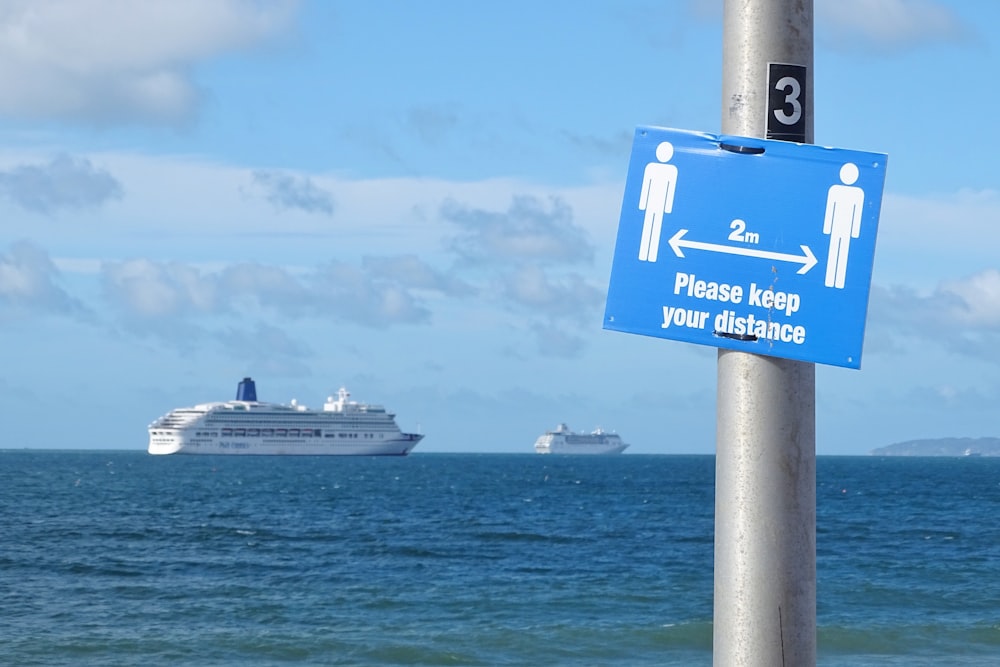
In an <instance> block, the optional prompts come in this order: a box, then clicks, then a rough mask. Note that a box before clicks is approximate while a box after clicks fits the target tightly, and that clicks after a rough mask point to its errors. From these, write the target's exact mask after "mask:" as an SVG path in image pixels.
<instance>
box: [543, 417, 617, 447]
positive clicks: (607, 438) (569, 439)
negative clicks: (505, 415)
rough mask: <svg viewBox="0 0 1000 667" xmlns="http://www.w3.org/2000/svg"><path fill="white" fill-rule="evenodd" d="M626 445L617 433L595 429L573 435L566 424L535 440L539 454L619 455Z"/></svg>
mask: <svg viewBox="0 0 1000 667" xmlns="http://www.w3.org/2000/svg"><path fill="white" fill-rule="evenodd" d="M626 447H628V445H627V444H626V443H624V442H622V439H621V436H619V435H618V434H617V433H608V432H607V431H605V430H604V429H602V428H597V429H596V430H594V431H592V432H590V433H574V432H573V430H572V429H570V427H569V426H567V425H566V424H559V425H558V426H557V427H556V428H555V430H553V431H546V432H545V433H544V434H542V435H540V436H538V440H535V451H536V452H537V453H539V454H621V453H622V452H624V451H625V448H626Z"/></svg>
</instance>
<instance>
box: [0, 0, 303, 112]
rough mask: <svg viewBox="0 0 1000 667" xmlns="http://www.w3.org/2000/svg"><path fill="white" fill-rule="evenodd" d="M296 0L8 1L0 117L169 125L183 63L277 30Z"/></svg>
mask: <svg viewBox="0 0 1000 667" xmlns="http://www.w3.org/2000/svg"><path fill="white" fill-rule="evenodd" d="M296 4H297V3H296V0H144V1H143V2H120V1H118V0H9V1H8V2H5V3H4V4H3V6H2V7H0V89H2V90H3V91H4V94H3V95H2V96H0V113H2V114H6V115H12V116H21V117H29V118H31V117H43V118H59V119H71V120H87V121H91V122H98V123H108V122H121V121H138V122H149V123H177V122H181V121H183V120H185V119H187V118H188V117H189V116H190V115H191V114H192V113H193V111H194V110H195V108H196V106H197V103H198V98H199V92H198V90H197V88H196V85H195V83H194V80H193V78H192V69H193V67H194V66H196V65H197V64H198V63H199V62H200V61H201V60H204V59H207V58H210V57H213V56H216V55H218V54H221V53H225V52H228V51H232V50H235V49H246V48H249V47H252V46H254V45H255V44H258V43H260V42H262V41H263V40H266V39H268V38H271V37H273V36H275V35H276V34H278V33H280V32H281V31H283V30H285V29H286V28H287V27H288V25H289V23H290V21H291V19H292V18H293V15H294V11H295V8H296Z"/></svg>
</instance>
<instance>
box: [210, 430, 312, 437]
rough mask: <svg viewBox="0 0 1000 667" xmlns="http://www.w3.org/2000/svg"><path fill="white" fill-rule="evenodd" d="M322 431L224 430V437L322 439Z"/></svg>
mask: <svg viewBox="0 0 1000 667" xmlns="http://www.w3.org/2000/svg"><path fill="white" fill-rule="evenodd" d="M321 433H322V429H318V428H224V429H222V437H224V438H228V437H243V436H246V437H251V438H252V437H256V436H261V437H264V438H269V437H272V436H275V437H279V438H284V437H292V438H312V437H316V438H318V437H320V434H321Z"/></svg>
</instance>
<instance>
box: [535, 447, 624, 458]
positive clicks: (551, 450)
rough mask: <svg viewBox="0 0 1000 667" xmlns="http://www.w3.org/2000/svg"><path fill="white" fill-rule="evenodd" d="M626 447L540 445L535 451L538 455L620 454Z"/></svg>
mask: <svg viewBox="0 0 1000 667" xmlns="http://www.w3.org/2000/svg"><path fill="white" fill-rule="evenodd" d="M626 447H628V445H626V444H620V445H613V446H609V445H542V446H536V447H535V451H536V452H537V453H539V454H591V455H603V454H621V453H622V452H624V451H625V448H626Z"/></svg>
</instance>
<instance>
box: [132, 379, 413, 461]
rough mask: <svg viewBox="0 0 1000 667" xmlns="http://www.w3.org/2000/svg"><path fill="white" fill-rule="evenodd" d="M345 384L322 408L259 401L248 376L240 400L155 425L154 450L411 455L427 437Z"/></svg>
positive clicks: (183, 412)
mask: <svg viewBox="0 0 1000 667" xmlns="http://www.w3.org/2000/svg"><path fill="white" fill-rule="evenodd" d="M350 396H351V395H350V393H349V392H348V391H347V389H345V388H343V387H341V389H340V391H339V392H337V398H336V399H334V398H333V397H332V396H330V397H328V398H327V399H326V403H325V404H324V405H323V409H322V410H310V409H309V408H307V407H306V406H304V405H299V404H298V403H297V402H296V401H294V400H293V401H292V402H291V403H290V404H288V405H283V404H279V403H266V402H262V401H258V400H257V386H256V384H255V383H254V381H253V379H251V378H248V377H247V378H243V380H241V381H240V383H239V384H238V385H237V388H236V400H234V401H226V402H215V403H201V404H199V405H195V406H194V407H191V408H177V409H175V410H171V411H170V412H168V413H167V414H165V415H163V416H162V417H160V418H159V419H157V420H156V421H154V422H153V423H152V424H150V425H149V448H148V451H149V453H150V454H157V455H161V454H268V455H286V454H306V455H309V454H312V455H321V456H329V455H341V456H406V455H407V454H409V453H410V451H411V450H412V449H413V448H414V447H416V446H417V443H418V442H420V441H421V440H422V439H423V437H424V436H423V435H422V434H420V433H403V432H402V431H401V430H400V428H399V426H397V425H396V416H395V415H394V414H393V413H391V412H388V411H386V409H385V408H384V407H383V406H381V405H370V404H367V403H358V402H356V401H352V400H350Z"/></svg>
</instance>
